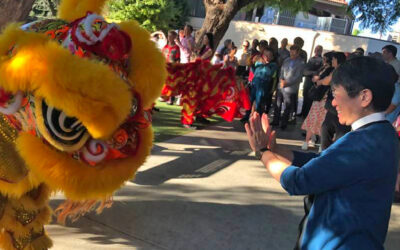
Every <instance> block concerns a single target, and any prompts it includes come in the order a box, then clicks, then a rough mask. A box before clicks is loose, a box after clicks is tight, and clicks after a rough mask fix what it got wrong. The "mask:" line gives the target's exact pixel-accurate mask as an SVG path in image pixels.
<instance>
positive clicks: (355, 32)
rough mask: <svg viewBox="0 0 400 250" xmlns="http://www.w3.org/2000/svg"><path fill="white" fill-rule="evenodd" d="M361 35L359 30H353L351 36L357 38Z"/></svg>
mask: <svg viewBox="0 0 400 250" xmlns="http://www.w3.org/2000/svg"><path fill="white" fill-rule="evenodd" d="M360 33H361V30H359V29H354V30H353V33H352V35H353V36H358V35H359V34H360Z"/></svg>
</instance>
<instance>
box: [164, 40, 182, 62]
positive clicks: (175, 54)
mask: <svg viewBox="0 0 400 250" xmlns="http://www.w3.org/2000/svg"><path fill="white" fill-rule="evenodd" d="M162 53H163V54H164V56H165V59H166V60H167V63H174V62H179V61H180V58H181V52H180V48H179V46H178V45H176V44H175V45H174V46H171V45H169V44H167V45H165V46H164V48H163V49H162Z"/></svg>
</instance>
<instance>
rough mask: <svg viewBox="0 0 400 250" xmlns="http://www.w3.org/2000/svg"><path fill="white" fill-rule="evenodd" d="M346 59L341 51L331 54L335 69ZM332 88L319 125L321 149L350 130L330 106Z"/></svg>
mask: <svg viewBox="0 0 400 250" xmlns="http://www.w3.org/2000/svg"><path fill="white" fill-rule="evenodd" d="M345 61H346V56H345V54H344V53H342V52H335V53H334V54H333V59H332V66H333V67H334V68H335V69H336V68H337V67H339V66H340V65H341V64H343V63H344V62H345ZM332 100H333V95H332V90H331V89H330V90H329V91H328V97H327V99H326V104H325V109H326V110H327V111H328V112H327V113H326V117H325V120H324V122H323V123H322V127H321V150H325V149H327V148H328V147H329V146H330V145H332V143H333V142H334V141H335V140H337V139H339V138H340V137H342V136H344V135H345V134H346V133H347V132H349V131H350V130H351V127H350V126H345V125H342V124H340V123H339V118H338V114H337V111H336V108H334V107H333V106H332Z"/></svg>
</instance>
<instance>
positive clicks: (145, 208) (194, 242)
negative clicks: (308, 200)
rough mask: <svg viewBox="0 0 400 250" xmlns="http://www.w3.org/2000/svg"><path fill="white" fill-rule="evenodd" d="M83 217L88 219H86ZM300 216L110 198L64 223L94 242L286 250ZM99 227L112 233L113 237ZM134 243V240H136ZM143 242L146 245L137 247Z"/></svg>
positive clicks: (272, 209) (256, 208)
mask: <svg viewBox="0 0 400 250" xmlns="http://www.w3.org/2000/svg"><path fill="white" fill-rule="evenodd" d="M88 220H89V221H90V223H88ZM299 220H300V216H296V215H294V214H293V213H292V212H291V211H288V210H285V209H282V208H279V207H276V206H271V205H237V204H217V203H209V202H193V201H176V200H175V201H174V200H171V201H166V200H162V201H135V200H125V201H116V202H115V204H114V205H113V207H112V208H110V209H106V210H105V211H104V212H103V213H102V214H101V215H95V214H91V215H87V216H85V217H83V218H81V219H80V220H79V221H77V222H76V223H68V224H67V227H68V228H74V229H76V233H77V234H90V235H91V236H90V237H88V238H87V239H86V240H88V241H91V242H93V243H95V244H102V245H111V244H115V242H116V241H117V242H119V244H123V245H126V246H135V248H136V249H174V250H176V249H185V250H186V249H202V250H203V249H240V250H242V249H271V250H273V249H291V248H292V247H293V244H294V242H295V239H296V238H295V237H296V228H297V223H298V221H299ZM104 227H107V229H111V230H113V231H116V232H118V235H119V236H118V239H115V238H114V237H113V235H110V234H107V233H106V231H107V230H104ZM138 242H139V244H138ZM143 242H145V243H146V244H147V245H148V246H147V247H138V246H140V245H141V244H142V243H143Z"/></svg>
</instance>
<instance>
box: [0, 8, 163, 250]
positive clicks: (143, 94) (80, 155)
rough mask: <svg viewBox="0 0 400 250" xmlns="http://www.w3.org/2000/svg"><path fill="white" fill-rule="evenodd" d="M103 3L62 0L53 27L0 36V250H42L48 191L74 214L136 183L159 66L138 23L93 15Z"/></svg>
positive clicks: (10, 30) (148, 141) (47, 243)
mask: <svg viewBox="0 0 400 250" xmlns="http://www.w3.org/2000/svg"><path fill="white" fill-rule="evenodd" d="M105 2H106V1H105V0H63V1H62V3H61V5H60V7H59V19H54V20H45V21H40V22H36V23H31V24H28V25H24V26H22V27H21V26H20V25H19V24H10V25H8V27H6V29H5V30H4V31H3V33H2V34H1V35H0V113H1V115H0V230H1V231H0V248H1V249H47V248H49V247H51V245H52V243H51V240H50V239H49V238H48V236H47V235H46V232H45V230H44V225H45V224H47V223H49V221H50V217H51V210H50V208H49V207H48V205H47V203H48V201H49V197H50V194H51V193H52V192H56V191H61V192H63V193H64V194H65V196H66V197H67V198H68V199H70V200H71V201H70V202H67V203H65V204H64V205H62V207H61V208H60V211H59V216H60V217H59V218H61V220H63V219H65V217H66V216H69V215H71V214H75V215H78V216H79V215H80V214H82V213H83V212H85V211H88V210H90V209H91V208H93V206H94V205H95V204H97V201H100V202H102V205H100V208H101V207H104V206H106V205H107V204H109V203H107V201H108V200H109V199H110V198H111V196H112V194H113V193H114V192H115V191H116V190H117V189H119V188H120V187H121V186H122V185H123V184H124V182H125V181H127V180H129V179H131V178H133V177H134V174H135V172H136V171H137V169H138V168H139V167H140V166H141V165H142V164H143V163H144V161H145V158H146V157H147V156H148V155H149V153H150V150H151V147H152V140H153V134H152V129H151V125H150V123H151V116H150V114H149V113H148V112H146V110H147V109H148V108H150V107H151V105H152V103H153V102H154V100H155V99H156V98H157V97H158V96H159V95H160V92H161V88H162V85H163V83H164V82H165V78H166V71H165V62H164V58H163V56H162V55H161V53H160V52H158V50H157V49H156V47H155V45H154V44H153V43H152V42H151V41H150V35H149V34H148V33H147V32H146V31H145V30H143V29H142V28H140V27H139V25H138V24H137V23H136V22H122V23H120V24H118V25H116V24H112V23H108V22H106V21H105V20H104V19H103V18H102V17H101V16H100V15H99V13H100V12H101V10H102V8H103V5H104V4H105Z"/></svg>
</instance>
